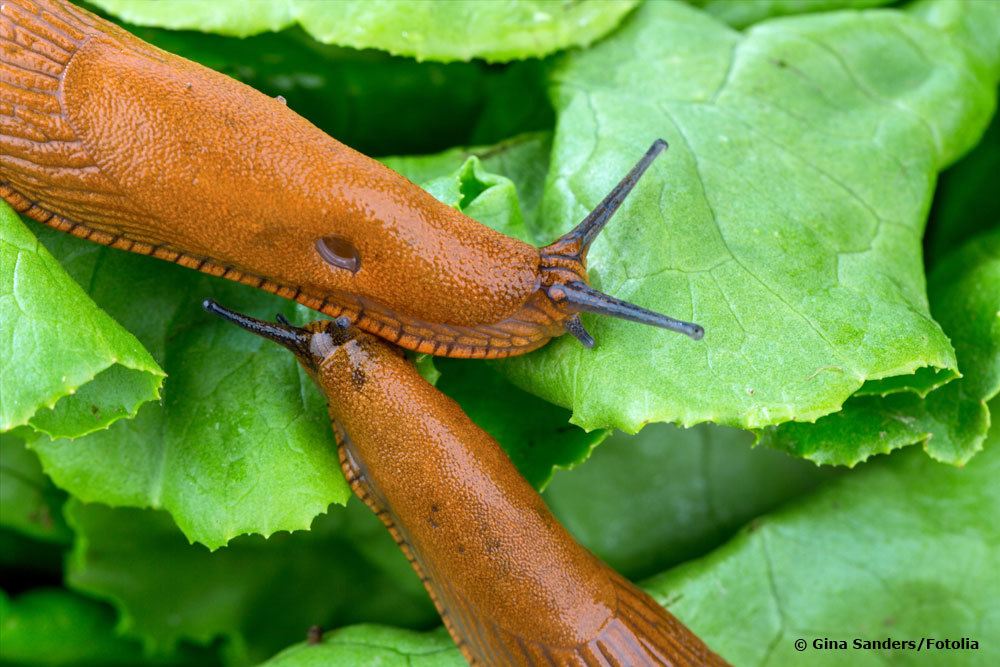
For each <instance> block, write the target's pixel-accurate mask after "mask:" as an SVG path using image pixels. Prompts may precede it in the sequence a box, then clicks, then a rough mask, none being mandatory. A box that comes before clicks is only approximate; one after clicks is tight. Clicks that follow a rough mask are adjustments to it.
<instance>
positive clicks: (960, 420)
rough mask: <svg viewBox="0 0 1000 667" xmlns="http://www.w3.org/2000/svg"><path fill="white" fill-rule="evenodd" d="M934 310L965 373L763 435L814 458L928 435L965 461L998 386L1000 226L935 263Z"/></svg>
mask: <svg viewBox="0 0 1000 667" xmlns="http://www.w3.org/2000/svg"><path fill="white" fill-rule="evenodd" d="M928 292H929V293H930V299H931V312H932V313H933V314H934V318H935V319H936V320H937V321H938V322H940V323H941V326H942V327H944V330H945V333H947V334H948V335H949V336H950V337H951V342H952V344H953V345H954V346H955V351H956V354H957V356H958V366H959V369H960V370H961V371H962V373H963V377H962V378H961V379H959V380H955V381H954V382H951V383H949V384H947V385H945V386H944V387H941V388H940V389H937V390H935V391H933V392H932V393H930V394H929V395H928V396H927V398H926V399H923V400H921V399H920V397H918V396H916V395H914V394H893V395H891V396H884V397H882V396H864V397H859V398H853V399H851V400H849V401H848V402H847V404H846V405H845V406H844V409H843V410H842V411H840V412H838V413H836V414H832V415H829V416H827V417H823V418H822V419H820V420H819V421H817V422H816V423H815V424H796V423H788V424H782V425H781V426H778V427H776V428H772V429H768V430H766V431H764V432H763V434H762V435H761V441H762V442H763V443H764V444H766V445H768V446H770V447H775V448H777V449H783V450H785V451H788V452H791V453H794V454H796V455H798V456H803V457H805V458H808V459H811V460H813V461H816V462H817V463H828V464H839V465H854V464H855V463H857V462H858V461H863V460H865V459H867V458H868V457H869V456H871V455H872V454H879V453H884V452H887V451H891V450H893V449H896V448H897V447H902V446H905V445H910V444H914V443H919V442H922V443H924V449H926V450H927V453H928V454H930V456H931V457H933V458H935V459H937V460H939V461H944V462H946V463H951V464H955V465H963V464H965V463H966V462H967V461H968V460H969V459H970V458H972V456H973V455H974V454H975V453H976V452H978V451H979V450H980V449H981V448H982V443H983V440H984V439H985V438H986V432H987V430H988V429H989V426H990V411H989V409H988V408H987V405H986V404H987V402H988V401H989V400H990V399H992V398H993V397H994V396H996V395H997V393H998V392H1000V229H997V230H995V231H993V232H991V233H989V234H985V235H982V236H980V237H977V238H975V239H973V240H972V241H970V242H969V243H968V244H967V245H966V246H965V247H964V248H962V249H960V250H959V251H957V252H954V253H952V254H951V255H949V256H948V257H947V258H945V259H944V260H942V261H941V262H939V263H938V265H937V267H936V268H935V269H934V271H933V272H932V273H931V276H930V279H929V281H928Z"/></svg>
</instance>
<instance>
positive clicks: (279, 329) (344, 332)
mask: <svg viewBox="0 0 1000 667" xmlns="http://www.w3.org/2000/svg"><path fill="white" fill-rule="evenodd" d="M202 307H203V308H204V309H205V310H207V311H208V312H210V313H212V314H213V315H218V316H219V317H221V318H222V319H224V320H228V321H229V322H232V323H233V324H235V325H237V326H240V327H242V328H244V329H246V330H247V331H249V332H251V333H255V334H257V335H258V336H262V337H264V338H267V339H269V340H273V341H274V342H276V343H280V344H281V345H284V346H285V347H287V348H288V349H289V350H291V351H292V352H293V353H294V354H295V358H296V359H298V360H299V363H301V364H302V366H303V367H305V369H306V370H308V371H309V372H311V373H315V372H316V371H317V369H319V367H320V365H321V364H322V363H323V360H324V359H326V358H327V357H329V356H330V355H331V354H333V353H334V352H335V351H336V350H337V349H338V348H339V347H341V346H343V345H345V344H346V343H347V342H348V341H351V340H354V338H355V336H356V335H357V331H356V329H354V328H353V327H352V326H351V322H350V320H348V319H347V318H346V317H338V318H336V319H333V320H316V321H314V322H310V323H309V324H307V325H306V326H305V327H297V326H295V325H293V324H291V323H290V322H289V321H288V320H287V319H285V317H284V316H283V315H281V314H279V315H278V316H277V319H278V321H277V322H265V321H264V320H258V319H257V318H255V317H250V316H249V315H244V314H242V313H238V312H236V311H234V310H229V309H228V308H225V307H224V306H220V305H219V304H218V303H216V302H215V301H213V300H211V299H205V301H203V302H202Z"/></svg>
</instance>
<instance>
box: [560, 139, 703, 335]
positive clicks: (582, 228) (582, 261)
mask: <svg viewBox="0 0 1000 667" xmlns="http://www.w3.org/2000/svg"><path fill="white" fill-rule="evenodd" d="M666 149H667V142H666V141H664V140H663V139H657V140H656V141H654V142H653V145H652V146H650V147H649V150H647V151H646V154H645V155H643V156H642V158H640V160H639V161H638V162H637V163H636V164H635V166H634V167H632V169H630V170H629V172H628V173H627V174H626V175H625V177H624V178H622V180H621V181H619V182H618V185H616V186H615V187H614V188H612V189H611V192H609V193H608V194H607V196H605V197H604V199H603V200H601V203H600V204H598V205H597V206H596V207H595V208H594V210H593V211H591V212H590V213H589V214H588V215H587V217H585V218H584V219H583V220H582V221H581V222H580V223H579V224H578V225H577V226H576V227H574V228H573V229H571V230H570V231H569V232H567V233H566V234H564V235H563V236H561V237H559V238H558V239H557V240H556V241H555V242H553V243H551V244H549V245H547V246H545V247H544V248H542V250H541V257H542V262H541V268H542V271H543V272H544V275H545V278H546V279H547V280H545V282H544V283H543V284H544V285H545V290H546V293H547V294H548V296H549V298H550V299H552V301H554V302H555V303H558V304H566V305H567V306H569V307H570V308H571V309H572V310H574V311H583V312H588V313H598V314H600V315H608V316H610V317H617V318H619V319H623V320H629V321H631V322H639V323H640V324H649V325H651V326H654V327H660V328H662V329H668V330H670V331H676V332H678V333H682V334H685V335H686V336H689V337H690V338H692V339H693V340H701V338H702V337H703V336H704V335H705V330H704V329H703V328H702V327H701V326H699V325H697V324H694V323H692V322H684V321H682V320H676V319H674V318H672V317H667V316H666V315H661V314H660V313H656V312H653V311H651V310H647V309H646V308H643V307H641V306H637V305H635V304H632V303H629V302H627V301H622V300H621V299H616V298H614V297H613V296H609V295H607V294H604V293H603V292H599V291H597V290H595V289H593V288H592V287H590V286H589V285H588V284H587V282H586V275H587V267H586V264H587V252H588V251H589V250H590V245H591V244H592V243H593V242H594V239H596V238H597V237H598V235H599V234H600V233H601V231H602V230H603V229H604V227H605V226H606V225H607V224H608V221H609V220H610V219H611V216H613V215H614V214H615V211H617V210H618V209H619V208H620V207H621V205H622V202H624V201H625V198H626V197H628V194H629V193H630V192H632V189H633V188H635V186H636V184H637V183H638V182H639V179H640V178H642V175H643V174H644V173H646V170H647V169H649V166H650V165H651V164H652V163H653V160H655V159H656V157H657V156H658V155H659V154H660V153H662V152H663V151H665V150H666ZM564 326H565V329H566V331H567V332H568V333H570V334H572V335H573V336H574V337H575V338H576V339H577V340H579V341H580V342H581V343H582V344H583V345H584V347H587V348H591V347H593V346H594V338H593V336H591V335H590V334H589V333H588V332H587V330H586V329H585V328H584V326H583V323H582V322H581V321H580V318H579V317H578V316H576V315H574V316H573V317H571V318H569V319H568V320H567V321H566V323H565V325H564Z"/></svg>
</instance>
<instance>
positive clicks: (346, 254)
mask: <svg viewBox="0 0 1000 667" xmlns="http://www.w3.org/2000/svg"><path fill="white" fill-rule="evenodd" d="M316 252H318V253H319V256H320V257H322V258H323V261H324V262H326V263H327V264H330V265H332V266H335V267H337V268H338V269H347V270H348V271H350V272H351V273H357V272H358V269H360V268H361V255H360V254H359V253H358V249H357V248H356V247H355V246H354V244H353V243H351V242H350V241H348V240H347V239H345V238H344V237H343V236H338V235H336V234H332V235H330V236H324V237H323V238H321V239H317V241H316Z"/></svg>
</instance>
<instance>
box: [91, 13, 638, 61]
mask: <svg viewBox="0 0 1000 667" xmlns="http://www.w3.org/2000/svg"><path fill="white" fill-rule="evenodd" d="M91 2H93V4H95V5H97V6H98V7H100V8H101V9H103V10H104V11H107V12H110V13H111V14H114V15H115V16H118V17H119V18H122V19H124V20H125V21H129V22H130V23H135V24H138V25H152V26H159V27H163V28H172V29H175V30H176V29H193V30H201V31H204V32H217V33H220V34H223V35H233V36H237V37H246V36H248V35H254V34H257V33H260V32H266V31H274V30H281V29H283V28H286V27H288V26H291V25H294V24H298V25H300V26H302V28H304V29H305V30H306V32H308V33H309V34H310V35H312V36H313V37H314V38H315V39H316V40H318V41H320V42H323V43H326V44H338V45H340V46H349V47H352V48H355V49H380V50H382V51H388V52H389V53H392V54H396V55H402V56H411V57H414V58H416V59H417V60H438V61H444V62H447V61H453V60H471V59H473V58H482V59H484V60H487V61H491V62H504V61H509V60H519V59H522V58H534V57H540V56H545V55H548V54H549V53H553V52H555V51H559V50H562V49H566V48H569V47H573V46H586V45H588V44H590V43H591V42H593V41H595V40H597V39H600V38H601V37H603V36H604V35H605V34H607V33H608V32H610V31H611V30H613V29H614V28H615V27H616V26H617V25H618V23H619V22H620V21H621V20H622V18H623V17H624V16H625V15H626V14H627V13H628V12H629V11H630V10H631V9H632V8H633V7H635V5H636V4H637V2H638V0H601V1H600V2H595V1H594V0H589V1H584V2H572V3H565V2H546V1H545V0H508V1H507V2H485V3H484V2H477V1H475V0H451V1H450V2H447V3H442V4H439V3H430V2H421V1H420V0H365V1H360V0H353V1H351V0H341V1H340V2H312V1H311V0H285V1H284V2H270V3H266V2H265V3H261V2H258V3H254V4H252V5H249V6H247V5H246V3H244V2H240V1H239V0H216V1H215V2H211V3H204V2H200V0H168V1H162V2H145V1H144V0H91Z"/></svg>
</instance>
